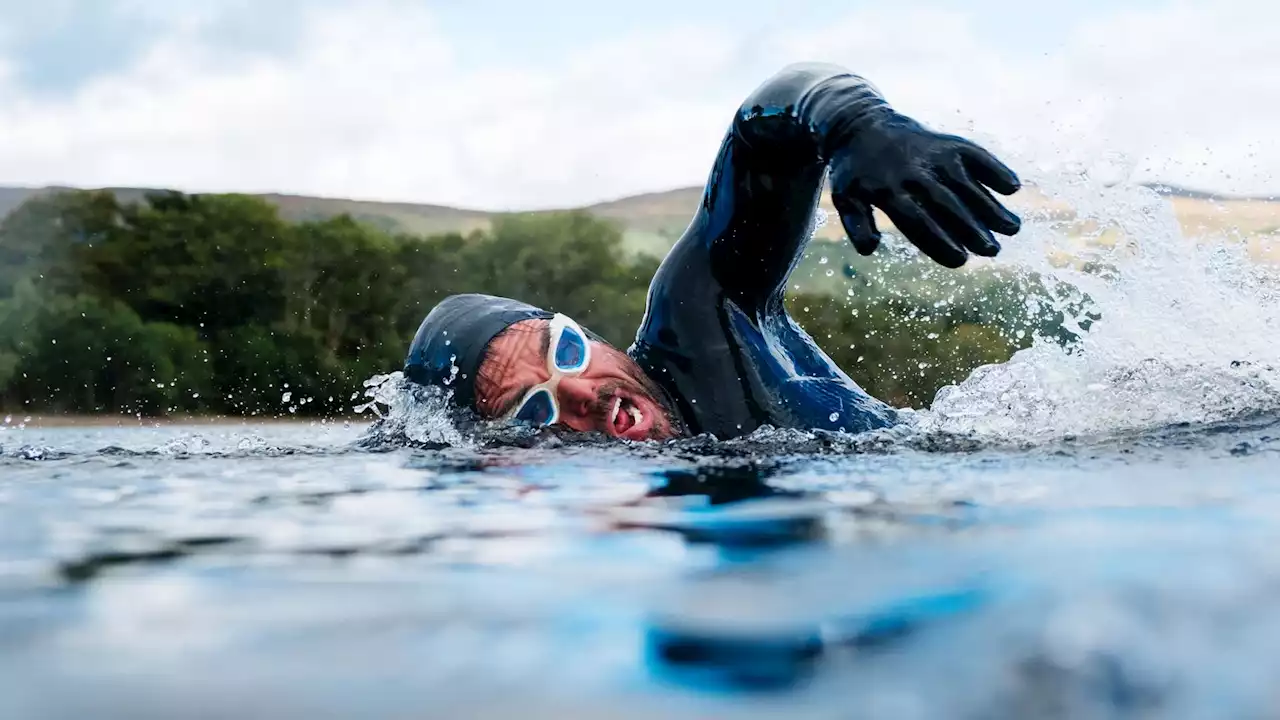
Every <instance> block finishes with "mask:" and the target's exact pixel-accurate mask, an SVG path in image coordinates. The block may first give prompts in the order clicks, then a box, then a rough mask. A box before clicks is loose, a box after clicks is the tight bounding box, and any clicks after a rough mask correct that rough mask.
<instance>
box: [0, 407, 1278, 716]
mask: <svg viewBox="0 0 1280 720" xmlns="http://www.w3.org/2000/svg"><path fill="white" fill-rule="evenodd" d="M365 434H366V427H365V426H363V425H356V426H352V427H343V426H341V425H334V424H323V425H322V424H307V423H298V424H264V425H258V426H254V425H226V426H216V425H213V426H211V425H198V426H189V427H183V426H172V427H164V428H154V427H152V428H148V427H145V426H137V424H136V423H135V426H134V427H122V428H116V427H110V428H55V429H47V430H39V429H32V428H26V429H9V430H6V431H3V432H0V445H2V446H3V460H0V478H2V479H0V646H3V647H4V648H5V652H4V653H3V654H0V716H2V717H5V718H25V717H41V718H52V717H90V716H92V717H130V718H144V717H157V718H159V717H229V716H236V717H372V716H377V717H411V716H412V717H424V716H430V717H495V718H497V717H517V716H518V717H548V718H551V717H556V718H562V717H649V718H651V717H690V718H693V717H756V716H770V715H773V714H776V713H778V712H783V711H785V713H786V714H787V715H788V716H791V717H815V718H817V717H884V718H916V717H919V718H944V717H945V718H952V717H962V718H1025V717H1099V718H1109V717H1142V718H1148V717H1160V718H1164V717H1170V718H1175V717H1176V718H1182V717H1187V718H1191V717H1213V718H1225V717H1242V718H1243V717H1250V718H1252V717H1270V716H1274V715H1275V714H1276V712H1277V711H1280V705H1278V704H1277V701H1280V698H1278V697H1277V696H1276V692H1277V691H1276V690H1275V688H1277V687H1280V685H1277V682H1276V681H1277V680H1280V655H1277V653H1275V651H1274V648H1275V647H1277V644H1280V554H1278V553H1277V552H1276V550H1275V548H1277V547H1280V523H1277V519H1280V416H1278V415H1275V414H1271V415H1257V416H1254V417H1250V418H1246V419H1236V420H1232V421H1225V422H1219V423H1215V424H1210V425H1186V426H1180V427H1171V428H1165V429H1162V430H1157V431H1150V432H1145V433H1138V434H1129V435H1125V436H1117V437H1115V438H1111V439H1093V440H1090V441H1079V440H1076V441H1071V440H1060V441H1056V442H1051V443H1045V444H1041V445H1038V446H1035V447H1032V448H1026V447H1019V448H1010V447H986V448H983V447H973V446H972V445H971V444H968V443H960V442H957V441H956V440H955V439H954V438H950V439H946V440H943V439H939V438H938V437H934V438H931V439H926V440H923V441H922V440H921V436H920V435H918V434H914V435H912V434H899V435H898V436H897V437H886V438H882V439H881V440H879V441H877V442H874V443H871V442H854V441H852V440H851V439H848V438H839V437H835V436H826V437H818V438H814V437H811V436H807V435H802V434H786V433H780V434H773V435H769V434H764V436H760V437H757V438H754V439H752V440H749V441H745V442H739V443H729V444H708V443H701V442H697V441H685V442H683V443H676V444H674V445H670V446H665V447H654V446H644V445H641V446H631V447H622V448H620V447H610V446H603V445H599V444H593V443H573V442H565V440H564V439H563V438H561V437H560V436H557V435H554V434H543V435H541V436H537V438H536V439H535V440H533V441H532V442H527V443H525V444H527V445H531V447H524V448H513V447H480V448H466V449H458V448H442V449H432V448H424V447H417V448H415V447H399V448H394V447H393V446H389V445H387V444H382V443H373V447H367V446H368V445H369V443H367V442H364V443H362V442H361V438H362V437H363V436H365ZM948 445H949V446H948Z"/></svg>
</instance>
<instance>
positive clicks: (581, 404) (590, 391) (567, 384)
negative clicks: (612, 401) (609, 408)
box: [556, 377, 596, 430]
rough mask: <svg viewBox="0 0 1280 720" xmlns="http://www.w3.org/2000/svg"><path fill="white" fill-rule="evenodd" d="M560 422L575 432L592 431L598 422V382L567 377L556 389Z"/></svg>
mask: <svg viewBox="0 0 1280 720" xmlns="http://www.w3.org/2000/svg"><path fill="white" fill-rule="evenodd" d="M556 401H557V402H558V403H560V421H561V422H563V423H564V424H565V425H568V426H569V427H571V428H573V429H574V430H592V429H594V428H595V420H596V417H595V416H596V382H595V381H594V380H586V379H584V378H580V377H567V378H563V379H561V380H560V384H559V385H558V386H557V387H556Z"/></svg>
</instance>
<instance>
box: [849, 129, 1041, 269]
mask: <svg viewBox="0 0 1280 720" xmlns="http://www.w3.org/2000/svg"><path fill="white" fill-rule="evenodd" d="M877 110H878V111H873V112H870V113H866V114H865V115H864V116H862V117H861V118H859V119H858V121H857V122H856V123H851V125H852V127H848V129H847V130H845V131H844V132H839V133H838V134H837V135H836V137H832V138H831V139H830V141H829V143H828V153H829V154H828V157H829V162H830V168H831V199H832V201H833V203H834V204H835V207H836V210H837V211H838V212H839V213H840V221H841V223H842V224H843V225H844V230H845V232H846V233H848V235H849V239H850V240H851V241H852V242H853V246H854V248H856V249H857V251H858V252H859V253H860V254H862V255H870V254H871V253H872V252H874V251H875V249H876V248H877V247H878V246H879V245H880V233H879V231H878V230H877V229H876V226H875V220H874V219H873V218H872V215H871V208H872V206H875V207H878V208H880V209H881V210H882V211H884V213H885V215H887V216H888V217H889V219H890V220H892V221H893V224H894V225H895V226H896V227H897V228H898V230H900V231H901V232H902V234H903V235H905V236H906V237H907V239H908V240H910V241H911V242H912V243H914V244H915V246H916V247H918V248H920V250H921V252H923V253H924V254H926V255H928V256H929V257H931V258H933V259H934V260H936V261H937V262H938V263H940V264H942V265H945V266H947V267H949V268H956V267H960V266H961V265H963V264H964V263H965V260H967V259H968V253H969V252H973V253H975V254H977V255H982V256H986V257H991V256H993V255H995V254H996V253H998V252H1000V243H998V242H996V239H995V237H993V236H992V232H996V233H1000V234H1001V235H1013V234H1015V233H1017V232H1018V230H1019V228H1020V227H1021V226H1022V221H1021V220H1019V219H1018V216H1017V215H1015V214H1013V213H1012V212H1010V211H1009V210H1007V209H1006V208H1005V207H1004V206H1002V205H1001V204H1000V203H999V202H997V201H996V200H995V198H993V197H992V196H991V193H990V192H988V191H987V188H991V189H992V190H995V191H996V192H998V193H1000V194H1002V195H1011V194H1013V193H1014V192H1016V191H1017V190H1018V189H1019V187H1021V183H1020V182H1019V181H1018V176H1017V175H1015V174H1014V173H1013V171H1012V170H1010V169H1009V168H1007V167H1005V165H1004V164H1003V163H1001V162H1000V161H999V160H997V159H996V158H995V156H993V155H992V154H991V153H989V152H987V151H986V150H984V149H982V148H981V147H979V146H978V145H976V144H974V143H972V142H970V141H968V140H965V139H964V138H961V137H956V136H954V135H943V134H940V133H935V132H933V131H931V130H929V129H928V128H926V127H924V126H923V125H921V124H920V123H918V122H916V121H915V120H912V119H911V118H909V117H906V116H904V115H900V114H898V113H896V112H894V111H892V110H890V109H889V108H887V107H881V108H877ZM984 186H985V187H984Z"/></svg>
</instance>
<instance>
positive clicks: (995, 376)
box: [917, 173, 1280, 442]
mask: <svg viewBox="0 0 1280 720" xmlns="http://www.w3.org/2000/svg"><path fill="white" fill-rule="evenodd" d="M1035 182H1036V185H1037V186H1039V188H1040V189H1041V190H1042V191H1044V193H1045V194H1046V195H1047V196H1048V197H1050V198H1052V199H1054V200H1061V201H1064V202H1065V203H1067V204H1069V205H1071V206H1073V207H1074V208H1076V211H1077V213H1076V216H1075V217H1074V218H1066V219H1064V218H1061V217H1057V218H1055V217H1052V216H1049V215H1048V214H1042V215H1041V216H1039V217H1037V216H1036V215H1035V214H1032V215H1031V216H1030V217H1029V218H1028V219H1029V220H1030V222H1028V223H1027V225H1026V227H1025V229H1024V231H1023V233H1022V234H1021V235H1020V236H1019V237H1018V238H1017V239H1016V241H1011V242H1009V243H1007V247H1006V252H1005V253H1004V254H1002V256H1001V260H1000V261H999V262H1001V263H1006V264H1007V263H1012V264H1014V265H1016V266H1017V267H1018V268H1019V269H1021V270H1023V271H1026V272H1028V273H1029V274H1034V275H1035V276H1038V277H1039V278H1040V281H1041V282H1043V283H1044V284H1045V287H1046V290H1047V289H1048V288H1049V287H1050V286H1051V285H1052V286H1057V287H1062V286H1063V285H1065V286H1069V287H1072V288H1075V289H1076V290H1078V293H1077V294H1076V296H1075V297H1074V298H1061V296H1060V295H1059V294H1056V293H1054V292H1048V291H1046V292H1045V293H1044V296H1043V297H1042V298H1028V300H1029V301H1030V302H1035V303H1041V304H1044V305H1045V306H1046V309H1051V310H1058V311H1064V314H1065V317H1066V320H1065V322H1064V328H1066V329H1068V330H1070V331H1071V332H1073V333H1074V334H1076V335H1078V336H1079V338H1080V340H1079V342H1077V343H1074V344H1071V345H1068V346H1065V347H1064V346H1063V344H1061V343H1060V342H1057V341H1056V340H1054V339H1052V338H1047V337H1039V338H1037V339H1036V341H1035V342H1034V344H1033V345H1032V346H1031V347H1029V348H1027V349H1025V350H1022V351H1020V352H1018V353H1017V354H1015V355H1014V357H1013V358H1012V359H1011V360H1009V361H1008V362H1006V363H1004V364H1001V365H992V366H984V367H980V368H978V369H977V370H975V371H974V372H973V373H972V374H971V375H970V376H969V377H968V378H967V379H966V380H964V381H963V382H961V383H960V384H958V385H954V386H948V387H945V388H943V389H942V390H940V391H939V392H938V394H937V396H936V397H935V399H934V402H933V404H932V406H931V408H930V409H929V410H928V411H927V412H924V413H921V414H920V417H919V422H918V423H917V429H918V430H920V431H923V432H926V433H931V432H932V433H954V434H966V435H970V436H976V437H979V438H984V439H988V440H992V441H997V442H998V441H1031V442H1037V441H1044V440H1050V439H1054V438H1061V437H1064V436H1098V435H1114V434H1116V433H1120V432H1129V431H1134V430H1145V429H1154V428H1160V427H1167V426H1169V425H1174V424H1179V423H1195V424H1198V423H1212V422H1218V421H1222V420H1226V419H1230V418H1234V417H1240V416H1246V415H1251V414H1257V413H1266V412H1274V411H1276V410H1277V409H1280V343H1277V342H1276V337H1277V330H1280V303H1277V300H1278V299H1280V275H1278V274H1277V273H1276V271H1275V268H1274V267H1269V266H1266V265H1262V264H1260V263H1257V262H1253V261H1251V260H1250V258H1249V256H1248V252H1247V248H1246V245H1245V243H1244V242H1242V241H1241V240H1242V239H1241V238H1240V237H1239V235H1238V233H1230V232H1222V233H1217V234H1206V235H1203V236H1200V237H1189V236H1186V235H1184V233H1183V231H1182V229H1181V228H1180V226H1179V223H1178V220H1177V218H1176V216H1175V215H1174V212H1173V207H1172V204H1171V203H1170V202H1169V201H1168V200H1166V199H1165V198H1163V197H1161V196H1159V195H1158V194H1157V193H1155V192H1154V191H1152V190H1150V189H1148V188H1145V187H1141V186H1137V185H1132V184H1116V185H1112V186H1109V187H1107V186H1103V185H1102V184H1101V183H1100V182H1099V181H1098V180H1096V179H1093V178H1091V177H1090V176H1089V174H1087V173H1079V174H1070V175H1068V174H1065V173H1059V174H1046V175H1045V176H1043V177H1039V178H1036V179H1035ZM1081 298H1084V299H1085V301H1086V302H1084V303H1083V307H1084V309H1083V310H1082V309H1081V305H1080V304H1079V303H1077V304H1076V305H1075V306H1074V307H1075V309H1074V311H1071V310H1069V309H1068V308H1069V307H1070V303H1068V302H1067V300H1076V301H1078V300H1080V299H1081ZM1086 313H1089V315H1088V316H1086ZM1094 320H1096V321H1094Z"/></svg>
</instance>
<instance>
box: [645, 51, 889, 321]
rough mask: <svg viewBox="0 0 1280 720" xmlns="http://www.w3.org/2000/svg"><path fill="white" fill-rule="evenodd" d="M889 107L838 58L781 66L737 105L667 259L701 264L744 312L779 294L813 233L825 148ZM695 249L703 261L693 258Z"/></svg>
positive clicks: (687, 266)
mask: <svg viewBox="0 0 1280 720" xmlns="http://www.w3.org/2000/svg"><path fill="white" fill-rule="evenodd" d="M891 112H892V110H891V109H890V108H889V106H888V104H887V103H886V102H885V100H884V98H882V97H881V95H880V93H879V92H878V91H877V90H876V89H875V88H874V87H873V86H872V85H871V84H870V83H869V82H867V81H866V80H865V79H863V78H861V77H859V76H857V75H854V74H852V73H849V72H847V71H845V70H843V69H841V68H839V67H836V66H832V65H819V64H804V65H793V66H789V67H787V68H785V69H783V70H782V71H781V72H779V73H778V74H777V75H775V76H774V77H772V78H770V79H769V80H768V81H766V82H765V83H764V84H763V85H761V86H760V87H759V88H757V89H756V90H755V92H753V93H752V94H751V95H750V96H749V97H748V98H747V100H746V101H745V102H744V103H743V104H742V106H741V107H740V108H739V109H738V111H737V114H736V116H735V117H734V120H733V124H732V127H731V128H730V130H729V132H728V133H727V135H726V137H725V139H724V142H723V144H722V146H721V149H720V154H719V156H718V157H717V159H716V163H715V166H714V168H713V169H712V173H711V177H710V179H709V181H708V183H707V188H706V192H705V194H704V196H703V199H702V206H701V207H700V208H699V212H698V215H697V216H696V217H695V219H694V222H693V224H692V225H691V226H690V228H689V230H688V232H687V233H686V234H685V236H684V237H682V238H681V240H680V242H679V243H678V245H681V246H685V247H678V248H677V249H676V250H674V251H673V252H672V254H671V255H670V256H669V258H668V260H669V261H671V262H673V263H680V264H681V267H682V269H684V270H686V271H691V272H692V273H693V274H694V275H696V274H697V273H698V272H700V271H705V272H709V273H710V274H711V275H712V276H713V279H714V281H715V282H716V284H718V285H719V286H720V287H721V288H723V290H724V291H725V292H726V293H727V295H728V296H729V298H730V299H732V300H734V301H735V303H736V304H737V305H738V306H739V307H740V308H741V309H743V310H744V311H747V312H748V313H751V314H758V313H760V312H762V311H764V310H765V309H766V308H767V307H768V306H770V305H772V304H775V303H780V302H781V300H782V294H783V290H784V289H785V283H786V280H787V276H788V275H790V273H791V271H792V269H793V268H794V267H795V265H796V263H797V262H798V260H799V257H800V253H801V252H802V251H803V249H804V246H805V244H806V242H807V241H808V239H809V237H810V235H811V234H812V231H813V221H814V210H815V208H816V206H817V203H818V200H819V198H820V193H821V191H822V185H823V180H824V178H825V173H826V168H827V165H828V163H829V161H830V159H831V156H832V153H833V152H835V150H836V149H838V148H841V147H842V146H843V145H844V144H845V142H846V141H847V138H848V137H850V136H851V135H852V134H853V133H856V132H857V129H858V128H859V127H860V126H861V125H864V124H866V123H867V122H869V121H871V119H872V118H873V117H874V116H876V115H886V114H889V113H891ZM699 253H705V254H706V258H705V260H706V262H705V265H703V263H700V262H696V261H694V257H693V256H694V255H696V254H699ZM700 265H703V267H699V266H700ZM672 269H673V270H674V269H676V268H672ZM678 274H681V275H683V274H685V273H678ZM685 279H686V280H687V281H695V278H693V277H686V278H685ZM753 311H754V312H753Z"/></svg>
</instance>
